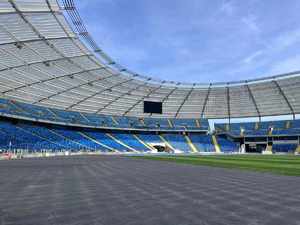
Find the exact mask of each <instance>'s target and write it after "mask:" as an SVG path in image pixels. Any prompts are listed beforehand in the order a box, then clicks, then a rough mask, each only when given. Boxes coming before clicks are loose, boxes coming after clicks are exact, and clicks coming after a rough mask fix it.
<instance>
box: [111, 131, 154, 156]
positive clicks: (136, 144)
mask: <svg viewBox="0 0 300 225" xmlns="http://www.w3.org/2000/svg"><path fill="white" fill-rule="evenodd" d="M113 136H114V137H115V138H117V139H118V140H120V141H122V142H123V143H124V144H126V145H128V146H130V147H131V148H133V149H135V150H137V151H140V152H149V151H150V149H149V148H147V147H146V146H145V145H144V144H142V143H141V142H140V141H138V139H136V138H135V137H134V136H133V135H131V134H121V133H115V134H113Z"/></svg>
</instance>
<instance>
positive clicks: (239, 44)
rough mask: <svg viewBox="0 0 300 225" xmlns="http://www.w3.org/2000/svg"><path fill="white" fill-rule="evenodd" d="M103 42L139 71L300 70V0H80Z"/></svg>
mask: <svg viewBox="0 0 300 225" xmlns="http://www.w3.org/2000/svg"><path fill="white" fill-rule="evenodd" d="M75 3H76V6H77V8H78V10H79V13H80V15H81V16H82V19H83V21H84V23H85V25H86V27H87V29H88V31H89V32H90V34H91V35H92V37H93V38H94V39H95V41H96V42H97V43H98V45H99V47H100V48H102V49H103V50H104V51H105V52H106V53H107V54H108V55H109V56H111V57H112V58H113V59H114V61H116V62H117V63H119V64H121V65H122V66H124V67H125V68H128V69H129V70H132V71H134V72H136V73H138V74H142V75H146V76H150V77H154V78H159V79H162V80H169V81H176V82H189V83H210V82H228V81H238V80H246V79H254V78H259V77H264V76H272V75H277V74H282V73H287V72H292V71H296V70H300V22H299V21H300V13H299V11H300V2H299V0H288V1H282V0H264V1H262V0H245V1H241V0H75Z"/></svg>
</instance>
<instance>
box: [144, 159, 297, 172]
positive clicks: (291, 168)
mask: <svg viewBox="0 0 300 225" xmlns="http://www.w3.org/2000/svg"><path fill="white" fill-rule="evenodd" d="M141 158H143V159H150V160H161V161H169V162H174V163H184V164H192V165H204V166H214V167H223V168H232V169H242V170H252V171H259V172H269V173H275V174H281V175H289V176H300V156H294V155H209V156H203V155H197V156H195V155H194V156H177V155H174V156H170V155H168V156H161V155H160V156H141Z"/></svg>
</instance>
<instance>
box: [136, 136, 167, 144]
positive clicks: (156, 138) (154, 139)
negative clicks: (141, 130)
mask: <svg viewBox="0 0 300 225" xmlns="http://www.w3.org/2000/svg"><path fill="white" fill-rule="evenodd" d="M138 137H139V138H140V139H141V140H143V141H144V142H145V143H147V144H153V143H154V144H159V143H163V141H162V140H161V139H160V138H159V136H158V135H156V134H138Z"/></svg>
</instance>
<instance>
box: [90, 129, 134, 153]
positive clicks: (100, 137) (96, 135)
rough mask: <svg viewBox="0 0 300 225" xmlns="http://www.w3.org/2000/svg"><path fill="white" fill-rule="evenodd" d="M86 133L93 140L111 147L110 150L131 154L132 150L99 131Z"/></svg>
mask: <svg viewBox="0 0 300 225" xmlns="http://www.w3.org/2000/svg"><path fill="white" fill-rule="evenodd" d="M84 133H85V134H87V135H88V136H89V137H91V138H92V139H94V140H96V141H98V142H100V143H103V144H104V145H106V146H109V147H110V148H112V149H114V150H115V151H120V152H131V150H130V149H128V148H126V147H125V146H123V145H121V144H120V143H118V142H116V141H115V140H113V139H112V138H111V137H109V136H108V135H106V134H105V133H102V132H98V131H87V132H84Z"/></svg>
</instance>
